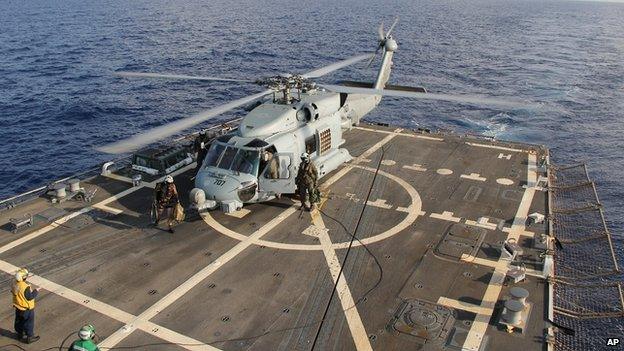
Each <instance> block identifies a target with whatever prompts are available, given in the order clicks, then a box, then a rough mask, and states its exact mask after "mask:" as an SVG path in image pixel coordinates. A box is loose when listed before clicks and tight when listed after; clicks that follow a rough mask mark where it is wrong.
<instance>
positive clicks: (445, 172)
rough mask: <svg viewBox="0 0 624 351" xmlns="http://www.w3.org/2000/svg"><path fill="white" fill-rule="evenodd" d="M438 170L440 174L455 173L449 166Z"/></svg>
mask: <svg viewBox="0 0 624 351" xmlns="http://www.w3.org/2000/svg"><path fill="white" fill-rule="evenodd" d="M436 172H437V173H438V174H440V175H450V174H453V171H451V170H450V169H448V168H440V169H438V170H437V171H436Z"/></svg>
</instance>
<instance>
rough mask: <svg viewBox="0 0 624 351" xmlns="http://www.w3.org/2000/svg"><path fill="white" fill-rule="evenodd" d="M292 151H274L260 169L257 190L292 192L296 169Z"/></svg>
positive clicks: (293, 191) (275, 192) (277, 192)
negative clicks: (271, 156)
mask: <svg viewBox="0 0 624 351" xmlns="http://www.w3.org/2000/svg"><path fill="white" fill-rule="evenodd" d="M293 155H294V154H292V153H276V154H274V155H273V159H272V160H271V161H269V162H268V163H267V165H266V167H264V169H263V170H262V173H261V174H260V177H259V179H258V190H259V191H263V192H267V193H274V194H294V193H295V190H296V188H297V185H296V184H295V177H296V176H297V170H296V169H295V165H294V163H293V160H294V158H293Z"/></svg>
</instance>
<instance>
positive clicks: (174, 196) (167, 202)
mask: <svg viewBox="0 0 624 351" xmlns="http://www.w3.org/2000/svg"><path fill="white" fill-rule="evenodd" d="M154 191H155V198H156V199H155V200H156V207H157V218H156V223H155V224H156V225H158V222H160V219H161V218H163V217H165V216H166V217H167V225H168V226H169V232H170V233H173V222H174V221H175V220H176V213H175V209H176V207H177V206H178V203H179V201H180V200H179V198H178V189H177V188H176V186H175V184H174V183H173V177H172V176H170V175H168V176H166V177H165V180H164V182H163V183H160V184H158V185H157V186H156V188H155V189H154Z"/></svg>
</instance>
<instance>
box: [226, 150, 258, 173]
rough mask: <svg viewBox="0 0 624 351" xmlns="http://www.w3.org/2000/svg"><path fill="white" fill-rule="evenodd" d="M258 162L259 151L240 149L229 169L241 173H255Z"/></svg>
mask: <svg viewBox="0 0 624 351" xmlns="http://www.w3.org/2000/svg"><path fill="white" fill-rule="evenodd" d="M259 163H260V153H259V152H258V151H254V150H244V149H240V150H238V153H237V154H236V158H234V162H233V163H232V167H231V168H230V169H231V170H233V171H238V172H241V173H248V174H253V175H257V174H258V165H259Z"/></svg>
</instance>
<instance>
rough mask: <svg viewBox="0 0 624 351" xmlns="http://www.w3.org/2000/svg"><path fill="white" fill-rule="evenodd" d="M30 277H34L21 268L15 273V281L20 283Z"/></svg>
mask: <svg viewBox="0 0 624 351" xmlns="http://www.w3.org/2000/svg"><path fill="white" fill-rule="evenodd" d="M29 277H32V273H30V272H29V271H28V269H26V268H20V269H18V270H17V272H15V280H17V281H18V282H21V281H24V280H26V279H27V278H29Z"/></svg>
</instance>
